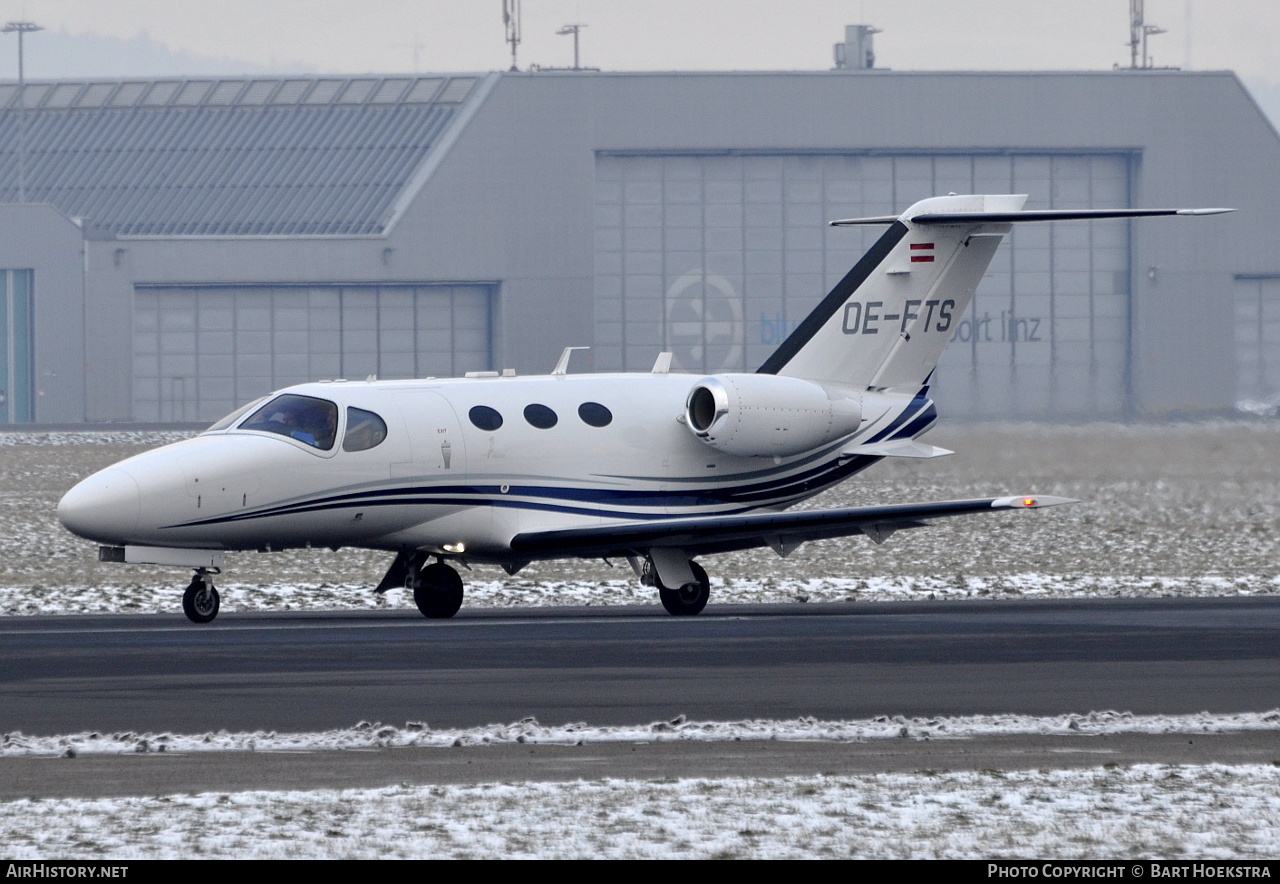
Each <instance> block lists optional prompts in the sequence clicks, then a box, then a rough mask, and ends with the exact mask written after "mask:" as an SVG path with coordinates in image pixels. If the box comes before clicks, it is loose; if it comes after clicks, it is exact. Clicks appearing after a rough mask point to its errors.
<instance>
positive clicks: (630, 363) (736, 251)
mask: <svg viewBox="0 0 1280 884" xmlns="http://www.w3.org/2000/svg"><path fill="white" fill-rule="evenodd" d="M1129 164H1130V157H1129V156H1128V155H1127V154H1125V153H1103V154H1050V153H999V154H990V155H966V154H963V153H958V154H946V155H942V154H934V155H929V154H910V155H909V154H902V155H886V154H883V153H876V154H871V153H867V154H858V153H849V154H840V155H792V154H786V153H758V154H751V153H743V154H741V155H735V154H729V155H723V154H715V155H699V154H670V153H643V154H641V153H631V154H622V153H617V154H606V153H601V154H599V155H598V156H597V158H596V184H595V344H596V347H595V356H596V365H597V366H599V367H600V368H601V369H603V370H617V369H625V370H628V371H647V370H648V369H649V367H650V366H652V365H653V361H654V358H655V357H656V356H657V354H658V352H659V351H660V350H670V351H672V352H673V353H674V363H675V366H676V367H677V368H679V369H681V370H684V371H690V372H708V373H710V372H717V371H744V370H745V371H754V370H755V369H756V368H757V367H758V366H759V365H760V364H761V363H762V362H764V360H765V359H767V358H768V356H769V354H770V353H772V352H773V350H774V349H775V348H776V347H777V346H778V345H779V344H780V343H781V342H782V341H783V340H784V339H785V338H786V337H787V335H788V334H790V333H791V331H793V330H794V329H795V328H796V326H798V325H799V324H800V321H801V320H802V319H804V317H805V316H806V315H807V314H808V313H809V311H811V310H812V309H813V308H814V306H816V305H817V304H818V302H819V301H820V300H821V299H822V297H823V295H825V294H826V293H827V292H828V291H830V289H831V287H832V286H833V285H835V283H836V282H837V281H839V280H840V278H841V277H842V276H844V274H845V273H846V272H847V271H848V270H849V268H850V267H852V266H853V263H854V262H855V261H856V260H857V259H858V258H859V257H860V256H861V255H862V253H863V252H864V251H865V250H866V249H867V248H869V247H870V246H871V244H872V243H873V242H874V241H875V239H876V238H877V237H878V236H879V235H880V234H881V232H882V231H881V229H879V228H869V227H868V228H848V227H844V228H831V227H828V226H827V222H828V221H830V220H831V219H834V218H848V217H856V216H859V215H884V214H896V213H898V212H900V211H902V210H903V209H905V208H907V207H908V206H909V205H911V204H912V203H913V202H915V201H917V200H920V199H923V198H925V197H929V196H934V195H937V194H945V193H948V192H955V193H1025V194H1028V195H1029V199H1028V200H1027V208H1029V209H1049V208H1056V209H1067V208H1081V209H1083V208H1116V207H1125V206H1128V205H1129V203H1130V195H1129V191H1130V182H1129V179H1130V172H1129ZM1130 272H1131V270H1130V257H1129V227H1128V222H1126V221H1100V222H1093V223H1085V222H1079V223H1062V224H1023V225H1019V226H1018V227H1017V228H1016V229H1015V230H1014V231H1013V232H1012V233H1011V234H1010V236H1009V237H1008V238H1007V241H1006V242H1005V244H1004V245H1002V246H1001V247H1000V251H999V252H997V254H996V257H995V260H994V261H993V262H992V264H991V269H990V271H989V272H988V273H987V275H986V277H985V278H984V279H983V281H982V284H981V285H980V286H979V287H978V292H977V296H976V298H975V299H974V303H973V305H972V307H970V309H969V311H968V312H967V313H966V314H965V316H964V317H962V318H961V319H960V320H959V321H958V322H957V330H956V334H955V337H954V339H953V341H952V344H951V346H950V348H949V349H948V350H947V352H946V353H945V355H944V356H943V359H942V362H941V365H940V368H939V371H938V373H937V375H936V376H935V379H934V380H935V388H934V392H935V398H936V399H937V400H938V403H939V408H940V409H942V410H943V413H944V414H946V415H956V416H980V417H1024V418H1033V417H1034V418H1062V417H1079V416H1097V417H1101V416H1118V415H1121V414H1124V413H1125V410H1126V409H1127V407H1128V383H1129V360H1130V351H1129V300H1130V279H1129V276H1130Z"/></svg>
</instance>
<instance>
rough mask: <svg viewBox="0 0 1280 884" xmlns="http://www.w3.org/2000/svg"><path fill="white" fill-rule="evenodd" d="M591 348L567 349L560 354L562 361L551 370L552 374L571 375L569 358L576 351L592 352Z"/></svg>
mask: <svg viewBox="0 0 1280 884" xmlns="http://www.w3.org/2000/svg"><path fill="white" fill-rule="evenodd" d="M590 349H591V348H590V347H565V348H564V352H563V353H561V354H560V360H559V361H558V362H557V363H556V367H555V368H553V369H551V373H552V374H568V373H569V357H570V356H572V355H573V351H574V350H590Z"/></svg>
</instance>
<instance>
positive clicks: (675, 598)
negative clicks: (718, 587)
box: [658, 562, 711, 617]
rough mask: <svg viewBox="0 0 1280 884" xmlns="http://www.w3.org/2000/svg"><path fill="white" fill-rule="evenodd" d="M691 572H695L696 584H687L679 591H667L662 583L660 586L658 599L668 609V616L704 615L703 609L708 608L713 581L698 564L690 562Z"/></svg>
mask: <svg viewBox="0 0 1280 884" xmlns="http://www.w3.org/2000/svg"><path fill="white" fill-rule="evenodd" d="M689 570H691V571H692V572H693V576H694V578H695V579H696V580H697V582H696V583H686V584H685V585H684V586H682V587H680V588H679V589H667V588H666V587H665V586H663V585H662V584H661V583H659V584H658V597H659V598H661V599H662V607H664V608H666V609H667V613H668V614H674V615H675V616H677V617H692V616H693V615H695V614H700V613H702V609H703V608H705V607H706V606H707V599H709V598H711V581H710V580H708V579H707V572H706V571H704V570H702V566H701V565H699V564H698V563H697V562H690V563H689Z"/></svg>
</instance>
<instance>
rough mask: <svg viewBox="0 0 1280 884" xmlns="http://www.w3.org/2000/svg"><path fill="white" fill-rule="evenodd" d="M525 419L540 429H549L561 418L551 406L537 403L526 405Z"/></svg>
mask: <svg viewBox="0 0 1280 884" xmlns="http://www.w3.org/2000/svg"><path fill="white" fill-rule="evenodd" d="M524 419H525V420H527V421H528V422H529V423H531V424H533V426H535V427H537V428H538V429H539V430H549V429H551V428H552V427H554V426H555V425H556V422H557V421H559V420H560V418H558V417H557V416H556V413H555V412H554V411H552V410H551V409H550V408H547V406H545V405H538V404H536V403H535V404H533V405H526V406H525V407H524Z"/></svg>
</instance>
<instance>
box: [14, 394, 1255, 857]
mask: <svg viewBox="0 0 1280 884" xmlns="http://www.w3.org/2000/svg"><path fill="white" fill-rule="evenodd" d="M1260 413H1261V410H1260ZM186 435H188V434H183V433H155V432H151V433H139V432H130V431H108V432H88V433H0V549H2V550H4V552H5V555H4V556H3V557H0V615H19V614H38V613H62V612H76V613H82V612H83V613H87V612H130V613H134V612H160V611H166V612H173V611H176V610H177V609H178V598H179V592H180V590H181V588H182V586H183V585H185V582H186V576H185V575H184V574H182V573H179V572H178V571H174V570H172V569H170V570H166V569H160V568H151V567H146V566H117V565H105V564H102V563H99V562H97V561H96V557H95V555H94V553H95V552H96V550H95V549H94V547H93V545H92V544H88V543H86V542H83V541H80V540H78V539H76V538H74V537H71V536H70V535H69V534H67V533H66V532H65V531H63V530H62V529H61V528H60V527H59V526H58V524H57V522H56V519H55V518H54V507H55V505H56V503H57V500H58V497H59V496H61V494H62V493H63V492H64V491H65V490H66V489H67V488H69V487H70V486H71V485H72V484H74V482H75V481H77V480H78V479H80V478H83V477H84V476H85V475H88V474H89V473H90V472H92V471H94V470H96V469H101V468H102V467H105V466H107V465H109V464H110V463H112V462H114V461H116V460H118V459H120V458H123V457H126V456H129V455H131V454H134V453H137V452H139V451H142V450H145V449H146V448H149V447H152V446H155V445H158V444H164V443H166V442H171V441H176V440H178V439H181V438H185V436H186ZM929 441H930V442H932V443H935V444H939V445H943V446H945V447H947V448H954V449H956V450H957V451H958V452H960V453H959V454H957V455H956V456H955V457H950V458H943V459H939V460H938V461H936V462H935V461H930V462H928V463H926V464H920V463H903V462H900V461H893V460H890V461H886V462H885V463H882V464H879V465H877V466H876V467H875V468H874V469H873V470H872V471H870V472H869V473H867V474H865V475H864V476H862V477H858V478H855V479H854V480H853V481H851V482H849V483H846V484H845V485H844V486H841V487H840V488H838V489H834V490H832V491H830V492H827V493H826V494H824V495H822V496H820V497H819V498H817V499H815V500H814V501H812V502H811V504H810V505H812V506H849V505H860V504H874V503H888V502H899V501H907V500H928V499H946V498H959V497H984V496H994V495H1000V494H1009V493H1025V492H1035V493H1039V494H1055V495H1061V496H1065V497H1074V498H1080V499H1081V500H1082V503H1080V504H1077V505H1075V506H1072V507H1060V508H1053V509H1051V510H1046V511H1043V512H1036V513H1018V514H1008V515H1002V516H993V517H990V518H987V517H984V518H982V519H954V520H949V521H947V522H944V523H941V524H939V525H937V526H936V527H933V528H930V529H927V530H925V531H919V532H917V531H910V532H901V533H899V534H897V535H895V536H894V537H893V538H891V539H890V541H889V542H888V543H887V544H885V545H883V546H876V547H872V546H871V545H870V544H868V543H866V542H865V541H863V540H861V539H856V538H855V539H852V540H847V541H834V542H827V543H817V544H808V545H806V546H805V547H803V548H802V549H801V550H799V551H797V552H796V553H795V554H793V555H792V556H791V557H789V558H788V559H786V560H785V561H783V560H782V559H779V558H777V557H775V556H773V555H772V553H770V552H767V551H765V552H750V553H740V554H732V555H726V556H719V557H715V558H712V559H708V560H707V564H708V566H709V567H708V570H709V571H711V573H712V587H713V603H724V602H773V601H797V600H798V601H813V602H818V601H858V602H864V601H880V600H911V599H944V598H945V599H961V598H1006V597H1041V598H1045V597H1059V598H1060V597H1084V596H1107V597H1113V596H1137V597H1165V596H1201V595H1212V596H1220V595H1251V594H1267V595H1270V594H1276V593H1280V564H1278V562H1280V532H1278V531H1277V530H1276V529H1277V518H1278V516H1280V509H1278V508H1277V507H1278V504H1277V503H1276V502H1277V501H1278V500H1280V458H1277V457H1276V456H1275V452H1276V451H1278V450H1280V424H1277V423H1276V422H1274V421H1254V422H1249V421H1239V422H1216V423H1199V424H1165V425H1102V424H1095V425H1087V426H1078V427H1065V426H1057V425H1033V424H1004V425H960V426H952V427H946V426H945V425H944V428H941V429H939V430H938V431H935V432H934V433H933V434H931V435H930V437H929ZM387 558H388V556H386V555H385V554H375V553H367V552H360V551H355V552H352V551H342V552H340V553H330V552H328V551H314V550H305V551H291V552H285V553H276V554H271V555H265V556H263V555H255V554H240V555H234V556H229V557H228V565H229V573H228V574H227V575H225V576H224V578H223V580H222V581H221V582H220V583H219V591H220V593H221V594H222V601H223V608H224V610H227V611H248V610H291V609H292V610H329V609H344V608H345V609H350V608H367V607H380V606H389V607H406V608H407V607H410V606H411V605H412V601H411V600H410V599H408V598H406V597H405V594H404V593H402V592H394V591H393V592H391V593H388V594H387V596H385V597H382V598H378V597H375V596H373V594H372V593H371V592H370V591H369V587H371V586H373V585H375V584H376V583H377V581H378V579H379V578H380V577H381V573H382V571H383V570H384V569H385V567H386V565H387ZM499 574H500V572H498V571H496V569H485V568H478V569H477V570H476V571H474V572H471V573H468V574H466V575H465V576H466V578H467V602H466V603H467V605H469V606H507V605H547V604H570V605H581V604H640V603H643V604H655V603H656V600H655V599H654V598H653V597H652V595H653V593H652V591H651V590H646V589H644V588H642V587H640V586H638V584H637V582H636V581H635V580H634V579H633V578H632V576H631V575H630V572H629V571H628V570H627V569H626V567H625V565H624V567H623V568H620V569H617V570H612V569H610V568H609V567H607V566H606V565H605V564H603V563H597V562H578V561H570V562H559V563H539V564H535V565H533V566H531V567H530V568H529V569H527V570H525V571H523V572H521V573H520V574H519V575H518V576H517V577H515V578H505V577H500V576H499ZM1258 728H1264V729H1277V730H1280V712H1277V711H1272V712H1266V713H1258V714H1254V715H1240V716H1210V715H1201V716H1179V717H1139V716H1132V715H1128V714H1126V713H1114V712H1095V713H1091V714H1087V715H1079V716H1063V717H1058V718H1045V719H1036V718H1027V717H1022V716H996V717H980V718H967V719H945V718H940V719H902V718H893V719H889V718H882V719H876V720H872V721H864V722H818V721H812V720H800V721H793V722H766V721H761V722H727V723H726V722H688V721H684V720H677V721H674V722H658V723H656V724H650V725H639V726H637V727H634V728H596V727H591V726H589V725H588V724H576V725H562V726H556V725H551V726H544V725H541V724H539V723H537V722H534V721H522V722H516V723H514V724H510V725H502V726H491V727H487V728H476V729H472V730H467V731H435V730H432V729H431V728H430V727H429V726H427V725H426V724H415V723H407V724H405V725H404V726H394V727H393V726H383V725H381V724H376V723H363V724H361V725H358V726H356V727H354V728H351V729H349V730H345V731H338V732H330V733H326V734H274V733H255V734H225V733H219V734H201V735H185V736H184V735H176V734H138V733H128V734H77V735H64V736H58V737H42V738H35V737H27V736H24V735H22V734H12V733H11V734H6V735H4V737H3V740H2V741H0V762H2V761H3V758H4V757H6V756H10V757H11V756H13V755H31V754H42V755H64V754H79V753H93V752H139V751H141V752H159V751H181V752H193V751H201V750H212V751H243V750H257V751H266V750H286V751H287V750H290V749H294V750H296V749H306V748H330V749H331V748H347V749H368V748H376V747H380V746H388V747H390V746H409V745H420V746H421V745H441V746H444V745H454V744H455V743H459V744H467V745H470V744H482V743H486V742H504V741H510V740H525V741H540V742H564V741H573V742H577V741H580V740H581V741H587V742H590V741H600V740H645V741H652V740H659V739H830V740H852V739H875V738H880V737H900V736H903V735H906V736H909V737H918V738H924V737H934V738H937V737H943V736H947V737H953V738H954V737H965V736H969V737H976V736H980V735H982V734H991V733H1062V732H1082V733H1104V732H1120V731H1126V730H1127V731H1134V730H1142V731H1145V732H1153V731H1154V732H1167V731H1175V732H1191V733H1204V732H1214V731H1216V730H1224V729H1228V730H1238V729H1258ZM904 732H905V733H904ZM1277 821H1280V767H1277V766H1275V765H1273V766H1271V767H1264V766H1233V767H1225V766H1217V765H1209V766H1202V767H1186V766H1163V765H1144V766H1137V767H1132V768H1127V769H1105V768H1099V769H1095V770H1086V771H1044V770H1042V771H1023V772H1014V773H1001V772H992V771H983V772H976V773H946V772H944V773H931V772H924V773H918V774H911V775H875V776H863V777H821V776H819V777H799V778H787V779H751V778H739V779H716V780H704V779H693V780H679V781H666V780H664V781H656V782H633V781H619V780H601V781H594V782H579V783H569V784H552V783H536V784H525V783H495V784H487V785H480V786H444V787H410V786H404V787H398V788H391V789H376V790H349V791H342V792H337V791H323V790H322V791H310V792H242V793H236V794H206V795H197V796H181V795H172V796H157V797H154V798H147V799H99V800H91V801H90V800H54V799H33V800H24V801H12V802H5V803H0V845H4V846H5V847H6V848H8V849H7V850H6V851H5V853H6V854H8V855H9V856H10V857H12V858H23V857H31V858H39V857H55V856H56V857H65V858H77V857H83V858H95V857H113V858H130V857H167V856H172V857H195V856H226V857H251V856H253V857H294V856H306V857H321V856H324V857H379V858H381V857H400V856H404V857H409V856H413V857H446V856H450V857H454V856H456V857H494V856H535V857H616V858H622V857H740V858H753V857H845V856H871V857H912V858H923V857H1107V856H1116V857H1139V856H1150V857H1164V858H1174V857H1199V858H1213V857H1222V858H1248V857H1264V858H1265V857H1274V856H1276V855H1280V823H1277Z"/></svg>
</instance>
